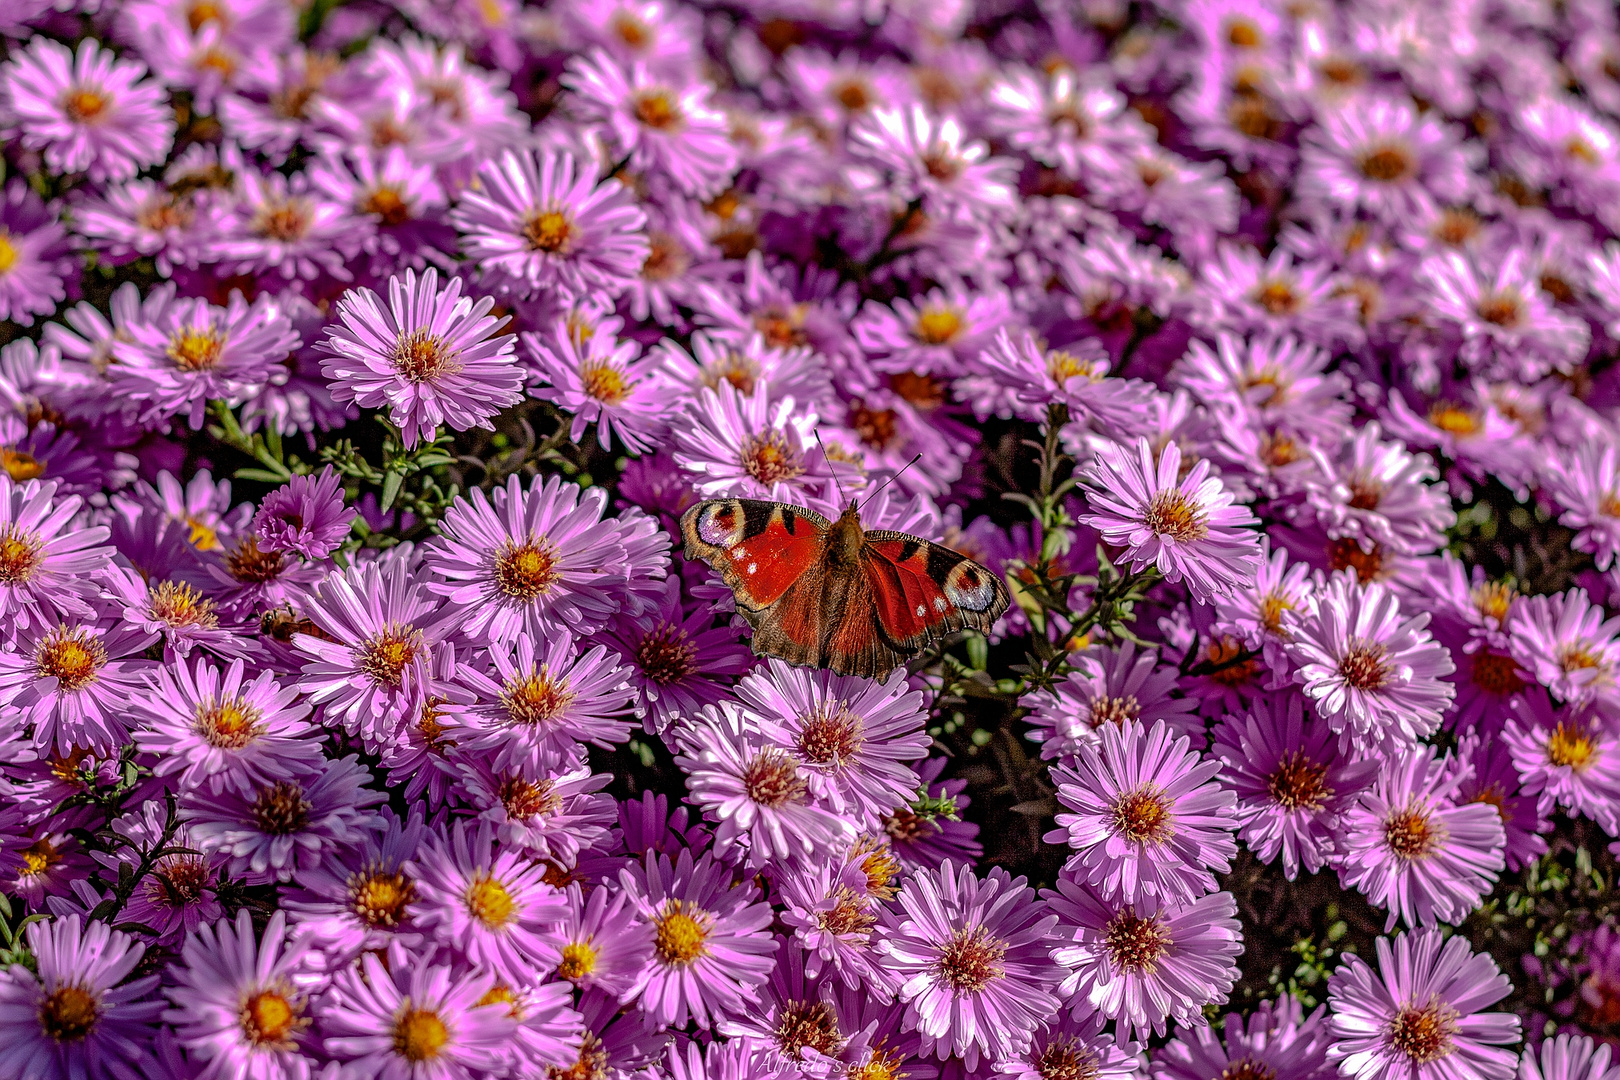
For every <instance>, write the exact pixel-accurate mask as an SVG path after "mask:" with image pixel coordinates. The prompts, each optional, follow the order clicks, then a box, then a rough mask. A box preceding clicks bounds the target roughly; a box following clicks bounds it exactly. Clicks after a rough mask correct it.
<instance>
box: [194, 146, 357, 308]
mask: <svg viewBox="0 0 1620 1080" xmlns="http://www.w3.org/2000/svg"><path fill="white" fill-rule="evenodd" d="M236 184H237V187H238V189H239V190H238V191H237V198H236V200H235V201H234V202H233V203H231V204H230V205H231V209H230V211H229V213H228V214H226V215H224V219H223V221H221V223H220V234H219V236H218V237H217V238H215V239H214V241H213V242H212V243H211V244H210V245H209V252H210V254H211V255H212V256H213V258H214V259H217V260H218V261H220V262H222V263H223V264H225V265H226V266H227V267H230V268H231V269H233V270H234V271H235V272H236V273H238V274H254V275H263V276H264V277H265V278H267V279H269V281H271V282H279V283H282V284H285V285H293V286H296V285H297V284H298V283H300V282H305V281H315V280H317V279H320V278H322V277H325V278H328V279H335V280H337V281H348V280H350V279H351V278H352V277H353V276H354V275H353V274H352V273H351V272H350V270H349V265H348V264H349V260H350V259H351V258H352V257H353V256H354V255H355V254H357V253H358V252H359V251H360V250H361V249H362V248H363V246H364V244H365V239H366V234H367V233H368V232H369V231H370V226H371V221H370V220H369V219H367V218H363V217H359V216H357V215H356V214H354V213H353V212H352V211H351V210H350V208H349V207H347V206H344V205H342V204H341V203H336V202H333V201H332V200H330V199H328V198H326V197H325V196H324V195H322V194H321V193H320V192H319V191H317V190H315V189H314V187H313V186H312V185H311V184H310V181H309V175H308V174H307V173H302V172H299V173H294V174H293V175H292V176H291V177H290V178H289V177H286V176H283V175H282V174H281V173H278V172H260V171H259V170H258V169H255V168H251V167H250V168H244V169H239V170H238V171H237V174H236Z"/></svg>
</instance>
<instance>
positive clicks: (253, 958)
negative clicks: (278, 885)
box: [163, 908, 319, 1080]
mask: <svg viewBox="0 0 1620 1080" xmlns="http://www.w3.org/2000/svg"><path fill="white" fill-rule="evenodd" d="M307 947H308V943H307V942H289V941H288V940H287V930H286V916H285V915H284V914H283V913H282V912H280V911H277V912H274V913H273V914H271V916H270V921H269V922H268V923H267V924H266V926H265V928H264V934H263V936H262V938H261V939H260V940H259V941H257V942H255V941H254V933H253V913H252V912H251V911H249V910H248V909H246V908H243V909H242V910H241V911H238V912H237V913H236V919H235V922H234V925H233V924H232V922H230V921H227V920H225V919H221V920H220V921H219V922H218V923H217V924H215V925H213V926H204V927H201V928H199V929H198V931H197V932H196V933H195V934H193V935H192V936H191V937H189V938H188V939H187V940H186V944H185V947H184V949H182V950H181V953H180V962H179V963H178V964H175V965H174V966H173V968H172V977H173V985H171V986H168V987H165V989H164V993H165V994H166V995H167V996H168V998H169V1000H170V1002H172V1003H173V1005H174V1007H173V1008H171V1009H169V1010H167V1011H166V1012H165V1013H164V1014H163V1018H164V1020H165V1021H167V1022H168V1023H169V1024H172V1025H173V1026H174V1031H175V1039H176V1041H178V1042H179V1044H180V1045H181V1046H183V1047H185V1050H186V1055H187V1057H189V1058H190V1059H191V1060H192V1061H196V1062H201V1063H204V1064H203V1067H202V1069H201V1070H200V1071H199V1072H198V1073H197V1080H224V1078H226V1077H230V1078H232V1080H307V1078H308V1077H310V1076H311V1075H312V1074H313V1073H314V1072H316V1070H317V1069H318V1068H319V1064H318V1061H319V1059H318V1057H317V1056H316V1047H317V1045H318V1040H317V1038H316V1035H315V1032H313V1031H312V1030H310V1022H311V1020H312V1019H313V1015H312V1010H311V1008H310V1001H309V995H310V990H311V989H312V987H311V985H310V984H311V982H312V981H313V980H312V979H311V977H310V975H309V973H308V971H307V968H306V967H305V964H304V960H305V955H304V954H305V951H306V949H307Z"/></svg>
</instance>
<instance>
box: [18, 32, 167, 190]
mask: <svg viewBox="0 0 1620 1080" xmlns="http://www.w3.org/2000/svg"><path fill="white" fill-rule="evenodd" d="M12 55H13V59H12V60H11V62H10V63H8V64H6V65H5V67H4V68H3V69H0V123H3V124H4V126H5V127H7V128H9V129H10V131H9V132H8V134H9V135H11V136H13V137H16V138H18V139H19V142H20V145H21V146H23V147H25V148H26V149H29V150H43V151H44V154H45V164H46V166H47V167H48V168H50V170H51V171H52V172H57V173H75V172H83V173H87V174H88V175H89V177H90V179H91V180H93V181H96V182H98V183H99V182H102V181H118V180H128V179H129V178H131V177H133V176H134V175H135V174H136V173H137V172H139V171H140V170H141V169H143V168H145V167H146V166H148V165H156V164H157V163H158V162H160V161H162V160H163V159H164V158H166V157H168V155H169V147H170V145H171V144H172V143H173V142H174V118H173V116H171V115H170V113H169V110H168V109H167V108H166V102H165V101H164V93H163V86H162V84H161V83H159V82H157V81H156V80H143V79H142V76H144V75H145V74H146V65H144V64H141V63H139V62H137V61H134V60H120V59H118V57H117V56H116V55H114V53H113V52H112V50H111V49H104V48H102V47H101V46H100V45H99V44H98V43H97V42H96V40H95V39H94V38H85V39H84V40H83V41H81V42H80V43H79V48H78V52H77V53H76V54H75V53H74V52H73V51H71V50H69V49H68V47H67V46H66V45H63V44H61V43H60V42H56V41H52V40H51V39H50V38H47V37H42V36H39V37H34V38H33V39H32V40H31V41H30V42H29V44H28V47H27V48H26V49H23V50H21V51H18V52H16V53H13V54H12Z"/></svg>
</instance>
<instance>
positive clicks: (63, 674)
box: [34, 626, 107, 693]
mask: <svg viewBox="0 0 1620 1080" xmlns="http://www.w3.org/2000/svg"><path fill="white" fill-rule="evenodd" d="M106 662H107V650H106V649H105V648H103V647H102V644H101V642H100V641H99V640H97V639H96V638H93V637H91V636H90V634H89V632H88V631H86V630H83V629H78V630H69V629H68V628H67V627H65V626H62V627H57V628H56V629H55V630H52V631H51V632H50V633H49V634H48V635H46V637H45V640H43V641H41V642H40V643H39V645H38V646H37V647H36V648H35V650H34V671H35V673H36V674H37V675H38V676H39V677H40V678H42V679H47V678H48V679H55V680H56V682H57V686H58V688H59V689H60V690H62V691H65V692H70V693H71V692H72V691H74V690H80V689H83V688H84V687H86V686H88V685H89V684H90V683H92V682H94V681H95V679H96V673H97V672H98V671H100V670H101V667H102V665H103V664H105V663H106Z"/></svg>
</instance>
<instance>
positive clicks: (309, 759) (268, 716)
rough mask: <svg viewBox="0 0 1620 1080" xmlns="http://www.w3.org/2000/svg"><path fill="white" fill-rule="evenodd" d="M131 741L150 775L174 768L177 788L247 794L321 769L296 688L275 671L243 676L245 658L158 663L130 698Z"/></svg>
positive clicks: (312, 732)
mask: <svg viewBox="0 0 1620 1080" xmlns="http://www.w3.org/2000/svg"><path fill="white" fill-rule="evenodd" d="M129 706H130V711H131V713H132V715H133V718H134V719H135V720H136V721H138V723H139V725H140V726H139V727H138V728H137V729H136V731H135V733H134V736H133V739H134V743H135V747H136V748H137V749H138V750H141V751H142V752H144V753H149V754H153V755H155V756H156V758H157V760H156V762H155V763H154V764H153V766H152V772H153V774H154V775H156V776H170V775H173V774H175V773H178V774H179V775H178V777H176V778H175V780H174V783H176V784H178V785H179V787H180V789H181V790H182V791H185V790H189V789H191V788H199V787H201V788H207V789H208V791H209V792H211V793H213V794H215V795H218V794H220V793H221V792H223V791H225V790H226V789H231V790H234V791H235V792H237V793H238V794H240V795H243V796H250V795H252V794H253V793H254V792H255V791H257V790H259V789H260V788H263V787H269V786H271V785H274V784H275V783H276V782H277V781H280V780H284V779H287V778H289V777H297V776H308V775H311V774H313V773H318V772H320V771H321V766H322V759H321V750H320V743H319V741H318V736H317V735H316V731H317V729H316V727H315V725H314V724H312V723H310V722H309V720H308V717H309V713H310V707H309V705H308V704H306V703H305V702H303V701H300V700H299V693H298V687H297V686H295V685H291V684H287V685H283V684H281V683H280V682H279V681H278V680H277V679H276V676H275V673H274V672H270V671H262V672H260V673H259V674H258V676H257V677H255V678H253V679H251V680H250V679H248V678H247V677H246V675H245V674H244V662H243V661H242V660H233V661H231V664H230V666H229V667H228V668H226V669H225V670H224V671H221V670H220V669H219V668H218V667H217V666H216V665H214V664H213V663H211V662H210V661H209V660H208V659H207V658H206V657H198V658H197V660H196V661H195V662H194V663H190V664H188V663H187V662H185V661H184V660H182V661H179V662H176V663H172V664H164V665H163V666H162V667H159V668H158V669H157V670H156V671H154V672H153V673H152V675H151V688H150V689H149V690H147V691H146V692H144V693H141V694H137V695H135V696H134V697H133V700H131V701H130V702H129Z"/></svg>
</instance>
